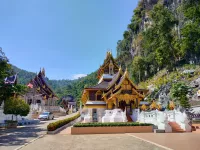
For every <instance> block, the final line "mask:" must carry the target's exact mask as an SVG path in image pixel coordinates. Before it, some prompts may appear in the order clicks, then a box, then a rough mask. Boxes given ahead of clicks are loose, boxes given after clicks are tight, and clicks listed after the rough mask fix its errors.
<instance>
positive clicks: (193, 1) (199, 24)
mask: <svg viewBox="0 0 200 150" xmlns="http://www.w3.org/2000/svg"><path fill="white" fill-rule="evenodd" d="M181 10H182V12H183V14H184V17H185V20H186V22H185V24H184V26H183V28H182V30H181V36H182V42H181V50H182V52H183V53H184V54H185V56H186V57H185V58H186V59H187V60H189V59H193V60H196V61H198V58H197V57H199V56H200V1H199V0H184V1H183V4H182V9H181ZM188 58H189V59H188Z"/></svg>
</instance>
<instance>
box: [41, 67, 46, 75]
mask: <svg viewBox="0 0 200 150" xmlns="http://www.w3.org/2000/svg"><path fill="white" fill-rule="evenodd" d="M42 74H43V75H44V76H45V69H44V67H43V68H42Z"/></svg>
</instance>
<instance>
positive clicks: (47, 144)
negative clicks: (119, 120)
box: [22, 134, 164, 150]
mask: <svg viewBox="0 0 200 150" xmlns="http://www.w3.org/2000/svg"><path fill="white" fill-rule="evenodd" d="M35 149H37V150H164V148H160V147H158V146H155V145H153V144H150V143H147V142H144V141H142V140H139V139H136V138H134V137H131V136H129V135H127V134H99V135H98V134H96V135H67V134H66V135H64V134H57V135H45V137H43V138H41V139H39V140H37V141H35V142H33V143H31V144H29V145H27V146H25V147H23V148H22V150H35Z"/></svg>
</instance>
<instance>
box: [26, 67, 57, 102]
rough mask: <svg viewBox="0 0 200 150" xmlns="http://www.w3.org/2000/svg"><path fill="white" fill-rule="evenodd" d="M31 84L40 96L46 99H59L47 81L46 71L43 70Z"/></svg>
mask: <svg viewBox="0 0 200 150" xmlns="http://www.w3.org/2000/svg"><path fill="white" fill-rule="evenodd" d="M30 83H31V84H32V85H33V88H34V89H36V90H37V92H38V93H39V94H42V96H43V97H44V98H46V99H48V98H53V97H57V96H56V94H55V93H54V92H53V90H52V89H51V88H50V87H49V85H48V84H47V83H46V81H45V70H44V69H43V70H42V71H41V70H40V72H39V73H38V74H37V75H36V76H35V78H33V79H32V80H31V81H30Z"/></svg>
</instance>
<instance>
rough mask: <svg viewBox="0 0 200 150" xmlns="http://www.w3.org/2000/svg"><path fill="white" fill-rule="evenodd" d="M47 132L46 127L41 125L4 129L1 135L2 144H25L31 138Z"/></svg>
mask: <svg viewBox="0 0 200 150" xmlns="http://www.w3.org/2000/svg"><path fill="white" fill-rule="evenodd" d="M45 133H46V129H44V128H40V127H37V126H35V127H24V128H22V129H17V130H14V131H12V130H10V131H9V132H7V131H6V130H5V132H4V131H3V134H1V136H0V146H14V145H23V144H25V143H27V142H28V139H29V140H30V138H31V139H32V138H36V137H38V136H40V135H42V134H45Z"/></svg>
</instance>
